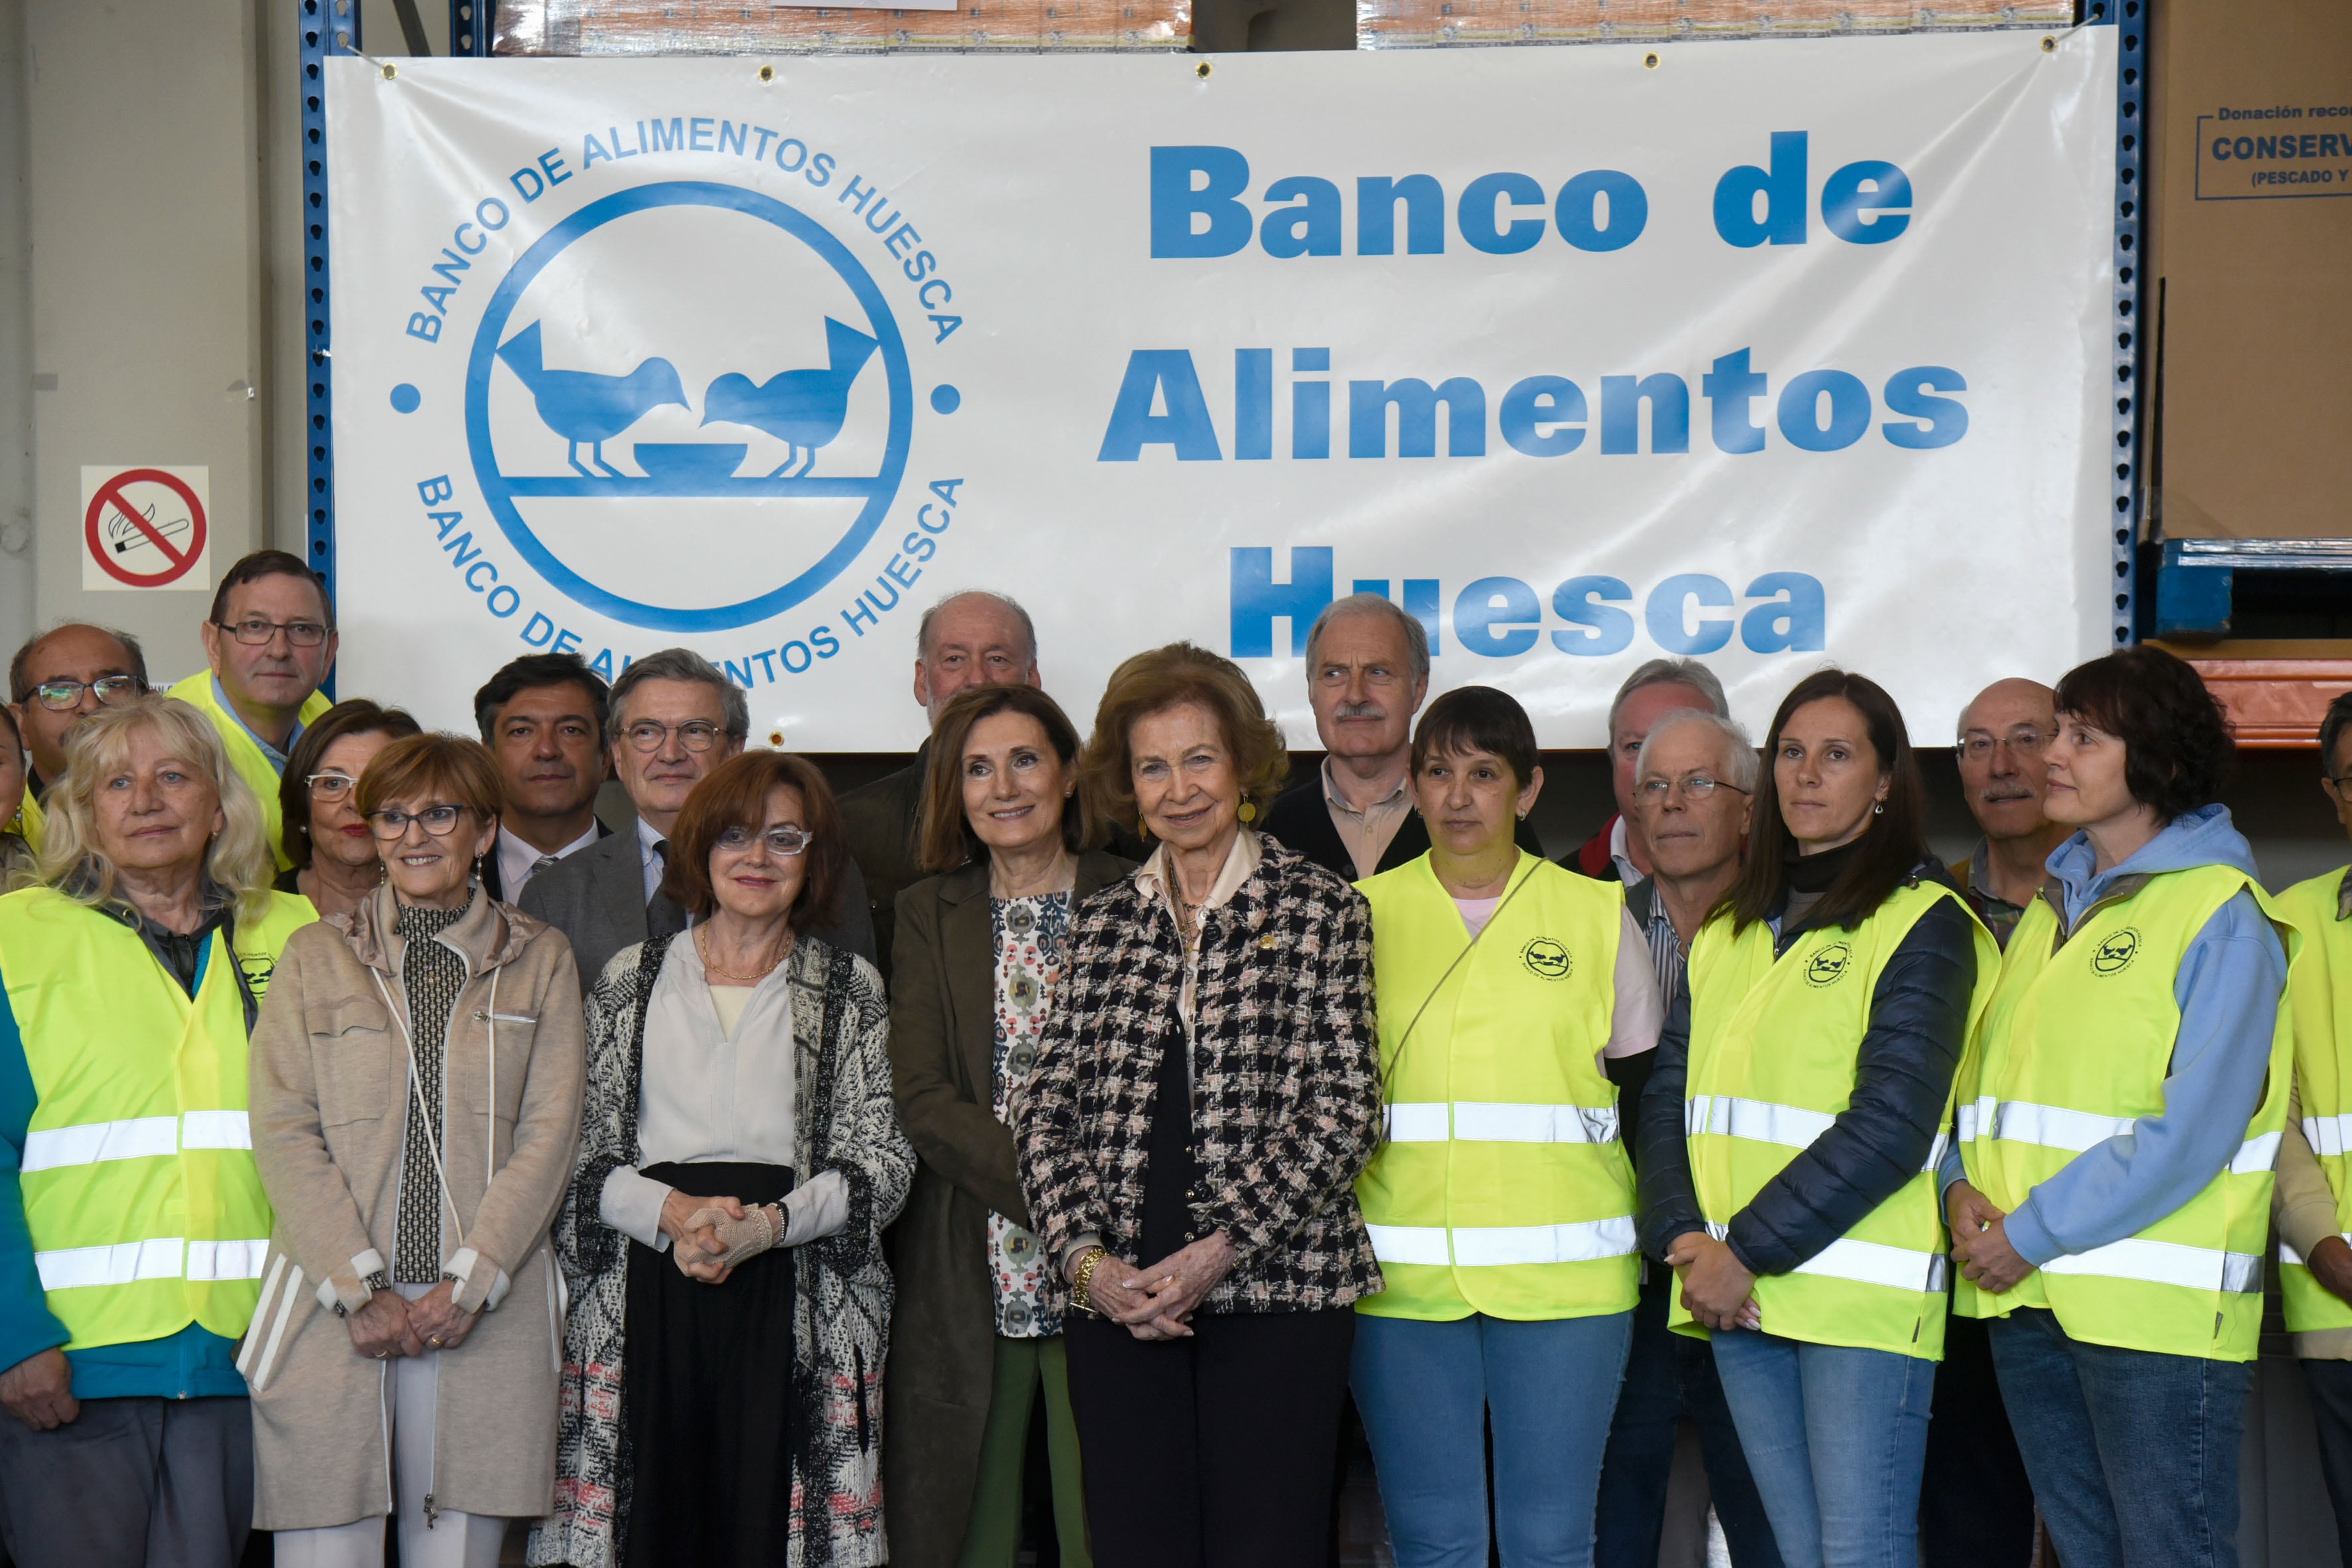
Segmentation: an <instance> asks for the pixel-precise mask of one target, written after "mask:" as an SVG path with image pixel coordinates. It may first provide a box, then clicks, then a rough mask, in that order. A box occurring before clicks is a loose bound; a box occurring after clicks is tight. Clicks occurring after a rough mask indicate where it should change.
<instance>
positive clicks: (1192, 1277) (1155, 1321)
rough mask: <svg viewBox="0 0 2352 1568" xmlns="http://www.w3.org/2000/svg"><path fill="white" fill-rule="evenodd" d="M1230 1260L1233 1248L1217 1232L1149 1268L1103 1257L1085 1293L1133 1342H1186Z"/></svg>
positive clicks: (1119, 1259) (1229, 1266)
mask: <svg viewBox="0 0 2352 1568" xmlns="http://www.w3.org/2000/svg"><path fill="white" fill-rule="evenodd" d="M1233 1267H1234V1244H1233V1243H1232V1242H1231V1241H1229V1240H1227V1239H1226V1238H1225V1233H1224V1232H1223V1231H1216V1232H1214V1233H1213V1234H1211V1235H1208V1236H1204V1237H1202V1238H1201V1239H1200V1240H1198V1241H1196V1242H1193V1243H1192V1244H1191V1245H1190V1246H1188V1247H1182V1248H1181V1249H1180V1250H1178V1251H1175V1252H1172V1253H1170V1254H1169V1255H1168V1256H1167V1257H1166V1258H1162V1259H1160V1261H1159V1262H1158V1263H1155V1264H1153V1265H1152V1266H1151V1267H1150V1268H1137V1267H1135V1265H1133V1264H1131V1263H1129V1262H1128V1261H1126V1260H1125V1259H1124V1258H1114V1257H1112V1256H1110V1255H1109V1254H1108V1252H1106V1253H1105V1254H1104V1255H1103V1257H1102V1258H1100V1259H1099V1260H1098V1261H1097V1263H1096V1264H1095V1271H1094V1276H1093V1278H1092V1279H1091V1280H1090V1281H1089V1282H1088V1289H1087V1296H1088V1298H1089V1300H1090V1302H1091V1304H1092V1305H1093V1307H1094V1310H1096V1311H1097V1312H1100V1313H1101V1314H1102V1315H1103V1316H1104V1317H1106V1318H1108V1319H1109V1320H1111V1321H1113V1322H1115V1323H1124V1324H1125V1325H1126V1326H1127V1331H1128V1332H1129V1333H1130V1334H1133V1335H1134V1336H1135V1337H1136V1338H1137V1339H1139V1340H1183V1339H1190V1338H1192V1314H1193V1312H1194V1311H1196V1310H1199V1308H1200V1305H1201V1303H1202V1301H1204V1300H1207V1299H1208V1295H1209V1292H1210V1291H1212V1290H1213V1289H1216V1288H1217V1282H1218V1281H1219V1280H1221V1279H1223V1278H1224V1277H1225V1276H1226V1275H1227V1274H1228V1273H1230V1272H1232V1270H1233ZM1085 1304H1087V1303H1081V1305H1085Z"/></svg>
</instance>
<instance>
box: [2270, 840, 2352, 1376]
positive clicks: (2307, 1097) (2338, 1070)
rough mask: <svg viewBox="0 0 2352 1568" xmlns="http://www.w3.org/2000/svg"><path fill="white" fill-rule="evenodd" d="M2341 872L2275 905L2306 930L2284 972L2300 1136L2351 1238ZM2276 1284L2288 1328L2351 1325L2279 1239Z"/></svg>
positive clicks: (2350, 951)
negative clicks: (2298, 958)
mask: <svg viewBox="0 0 2352 1568" xmlns="http://www.w3.org/2000/svg"><path fill="white" fill-rule="evenodd" d="M2345 876H2346V873H2345V872H2343V871H2330V872H2328V873H2326V875H2325V876H2319V877H2314V878H2313V879H2311V880H2309V881H2308V882H2298V883H2296V884H2295V885H2294V887H2292V888H2289V889H2287V890H2286V891H2285V892H2284V893H2281V894H2280V895H2279V896H2278V907H2279V912H2280V913H2281V914H2283V915H2284V916H2285V917H2286V918H2287V920H2288V921H2291V922H2293V924H2294V929H2295V930H2296V931H2299V932H2301V933H2302V935H2303V941H2304V948H2303V962H2302V963H2298V964H2296V965H2295V966H2294V968H2292V969H2291V970H2289V971H2288V972H2287V980H2286V1005H2287V1013H2288V1016H2289V1017H2290V1018H2291V1020H2292V1023H2293V1027H2294V1074H2295V1079H2296V1081H2297V1082H2298V1083H2299V1084H2300V1085H2301V1087H2302V1090H2303V1137H2304V1142H2306V1143H2309V1144H2310V1145H2311V1152H2313V1153H2314V1154H2316V1155H2318V1156H2319V1168H2320V1169H2321V1170H2323V1171H2325V1172H2326V1173H2327V1190H2328V1191H2329V1192H2332V1193H2334V1194H2336V1234H2338V1235H2340V1236H2344V1237H2346V1239H2347V1241H2352V1169H2348V1168H2347V1144H2352V1114H2347V1111H2352V1099H2347V1095H2346V1089H2347V1088H2352V921H2347V920H2341V919H2338V918H2337V915H2336V910H2337V909H2339V908H2340V907H2341V905H2340V903H2339V901H2338V896H2339V894H2340V892H2341V890H2342V889H2343V886H2344V879H2345ZM2279 1265H2280V1267H2279V1290H2280V1293H2281V1294H2282V1295H2284V1297H2285V1299H2286V1326H2287V1328H2288V1330H2289V1331H2292V1332H2294V1333H2298V1334H2302V1333H2309V1332H2311V1331H2314V1330H2318V1329H2352V1302H2347V1301H2346V1300H2344V1299H2343V1298H2342V1297H2340V1296H2338V1295H2336V1292H2334V1291H2333V1290H2330V1289H2327V1287H2326V1286H2325V1285H2322V1284H2321V1283H2320V1282H2319V1281H2318V1280H2316V1279H2313V1278H2312V1275H2311V1270H2310V1269H2308V1268H2305V1267H2304V1262H2303V1258H2302V1256H2301V1255H2300V1254H2298V1253H2297V1252H2296V1251H2295V1250H2294V1248H2293V1247H2289V1246H2287V1245H2286V1243H2285V1242H2284V1241H2281V1242H2280V1243H2279Z"/></svg>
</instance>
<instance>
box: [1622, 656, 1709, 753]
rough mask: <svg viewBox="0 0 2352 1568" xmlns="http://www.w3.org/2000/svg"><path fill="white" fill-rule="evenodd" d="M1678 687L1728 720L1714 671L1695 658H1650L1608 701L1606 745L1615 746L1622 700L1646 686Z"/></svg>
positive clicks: (1623, 702)
mask: <svg viewBox="0 0 2352 1568" xmlns="http://www.w3.org/2000/svg"><path fill="white" fill-rule="evenodd" d="M1652 686H1681V687H1686V688H1688V689H1690V690H1693V691H1696V692H1697V693H1698V694H1699V695H1700V696H1701V697H1704V698H1706V705H1707V707H1708V708H1710V709H1712V710H1714V712H1715V716H1716V717H1717V718H1718V719H1728V718H1730V717H1731V704H1730V702H1729V701H1727V700H1726V699H1725V697H1724V695H1723V682H1722V681H1720V680H1718V679H1716V675H1715V671H1713V670H1711V669H1709V668H1707V667H1706V666H1705V665H1703V664H1701V663H1700V662H1699V661H1698V660H1696V659H1695V658H1654V659H1651V660H1650V661H1649V662H1647V663H1646V664H1643V666H1642V667H1641V668H1639V669H1636V670H1635V671H1634V672H1633V674H1631V675H1629V676H1627V677H1626V678H1625V684H1624V685H1622V686H1621V687H1619V688H1618V689H1617V695H1616V696H1614V697H1612V698H1611V699H1610V700H1609V733H1610V736H1611V740H1610V742H1609V743H1610V744H1611V745H1612V746H1613V745H1615V744H1616V743H1617V742H1616V740H1615V736H1616V734H1617V715H1618V714H1619V713H1620V712H1622V710H1624V707H1625V700H1626V699H1627V698H1629V697H1631V696H1633V693H1635V692H1636V691H1640V690H1642V689H1644V688H1646V687H1652Z"/></svg>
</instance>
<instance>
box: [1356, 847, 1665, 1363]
mask: <svg viewBox="0 0 2352 1568" xmlns="http://www.w3.org/2000/svg"><path fill="white" fill-rule="evenodd" d="M1356 885H1357V887H1358V888H1359V889H1361V890H1362V892H1363V895H1364V897H1365V898H1366V899H1367V900H1370V903H1371V906H1372V974H1373V983H1374V985H1375V988H1376V999H1377V1002H1378V1005H1379V1014H1380V1029H1381V1074H1382V1077H1383V1079H1384V1080H1385V1083H1386V1086H1387V1088H1386V1094H1385V1098H1386V1100H1388V1102H1389V1103H1388V1105H1387V1107H1386V1116H1387V1138H1386V1140H1385V1142H1383V1143H1382V1145H1381V1149H1380V1151H1379V1152H1377V1153H1376V1154H1374V1156H1373V1157H1372V1161H1371V1163H1370V1165H1368V1166H1367V1167H1366V1168H1365V1171H1364V1173H1363V1175H1362V1176H1361V1177H1360V1178H1359V1179H1358V1181H1357V1183H1356V1196H1357V1201H1358V1202H1359V1203H1360V1204H1361V1205H1362V1206H1363V1211H1364V1225H1365V1228H1366V1229H1367V1230H1369V1231H1370V1233H1371V1238H1372V1251H1373V1253H1374V1255H1375V1256H1377V1257H1378V1258H1380V1262H1381V1275H1382V1276H1383V1278H1385V1279H1386V1280H1387V1282H1388V1288H1387V1289H1385V1290H1383V1291H1381V1293H1380V1294H1379V1295H1377V1296H1370V1297H1366V1298H1365V1299H1364V1300H1360V1301H1359V1302H1358V1303H1357V1310H1359V1311H1360V1312H1365V1313H1368V1314H1370V1315H1373V1316H1378V1317H1386V1318H1416V1319H1423V1320H1428V1321H1447V1320H1452V1319H1456V1318H1465V1317H1468V1316H1469V1315H1470V1314H1471V1313H1473V1312H1484V1313H1486V1314H1487V1315H1489V1316H1491V1317H1496V1318H1509V1319H1517V1320H1522V1321H1525V1320H1536V1319H1549V1318H1577V1317H1588V1316H1594V1315H1597V1314H1600V1313H1603V1312H1622V1311H1626V1310H1630V1309H1631V1308H1632V1307H1633V1300H1634V1296H1635V1293H1636V1288H1637V1285H1638V1282H1639V1272H1640V1261H1639V1258H1638V1257H1637V1256H1636V1253H1635V1249H1634V1237H1633V1168H1632V1166H1631V1165H1630V1164H1628V1163H1627V1162H1626V1159H1625V1148H1624V1142H1623V1140H1622V1128H1621V1121H1620V1117H1619V1112H1618V1105H1617V1089H1616V1086H1615V1085H1614V1084H1612V1083H1611V1082H1610V1081H1609V1079H1608V1077H1607V1075H1606V1074H1604V1073H1603V1072H1602V1071H1601V1068H1600V1066H1599V1064H1598V1062H1597V1060H1596V1058H1598V1057H1599V1055H1600V1053H1601V1047H1603V1046H1605V1045H1607V1044H1608V1042H1609V1031H1610V1025H1611V1020H1612V1015H1613V1014H1614V1012H1615V1005H1616V994H1617V993H1616V968H1617V948H1618V942H1619V939H1620V937H1621V936H1622V933H1623V931H1624V907H1625V895H1624V889H1622V888H1620V887H1618V886H1617V885H1616V884H1615V883H1613V882H1596V881H1594V880H1592V879H1590V878H1587V877H1580V876H1577V875H1575V874H1574V873H1573V872H1570V871H1566V870H1563V869H1561V868H1559V867H1558V866H1555V865H1553V864H1551V863H1550V862H1549V861H1548V860H1545V859H1543V858H1540V857H1538V856H1533V855H1522V856H1521V857H1520V858H1519V862H1518V865H1517V867H1516V868H1514V869H1513V871H1512V873H1511V877H1510V879H1509V881H1508V883H1507V885H1506V888H1505V891H1504V899H1505V901H1504V902H1503V903H1502V904H1501V905H1500V906H1499V908H1498V909H1497V910H1496V914H1495V918H1494V920H1493V921H1492V922H1491V923H1490V924H1489V925H1488V926H1487V927H1486V931H1485V933H1484V935H1482V936H1481V937H1480V938H1479V940H1478V942H1477V945H1476V946H1475V948H1470V951H1469V955H1468V956H1467V957H1466V958H1462V962H1461V963H1460V965H1459V966H1458V967H1456V968H1454V972H1453V973H1452V974H1451V975H1447V974H1446V968H1447V966H1448V965H1449V964H1452V963H1454V960H1455V959H1456V958H1457V957H1461V956H1462V954H1463V952H1464V950H1465V948H1469V947H1470V932H1469V931H1468V929H1467V928H1466V927H1465V925H1464V923H1463V921H1462V914H1461V911H1460V910H1457V909H1456V908H1455V907H1454V900H1453V898H1452V896H1451V895H1449V894H1448V893H1447V892H1446V891H1445V889H1444V886H1443V885H1442V884H1441V883H1440V882H1439V881H1438V879H1437V874H1436V872H1435V871H1434V870H1433V869H1432V868H1431V866H1430V860H1429V857H1428V856H1427V855H1423V856H1422V857H1421V858H1418V859H1416V860H1414V861H1412V862H1411V863H1410V864H1408V865H1404V866H1400V867H1398V868H1396V869H1394V870H1392V871H1384V872H1382V873H1381V874H1380V875H1379V876H1376V877H1372V878H1369V879H1366V880H1364V881H1361V882H1359V883H1358V884H1356ZM1441 977H1443V978H1444V984H1442V985H1441V984H1439V982H1440V979H1441ZM1424 1003H1426V1004H1427V1005H1426V1007H1425V1008H1424V1006H1423V1004H1424ZM1416 1015H1418V1018H1419V1021H1418V1022H1415V1016H1416ZM1408 1028H1410V1029H1411V1030H1412V1038H1411V1039H1410V1040H1406V1039H1405V1038H1404V1035H1405V1031H1406V1030H1407V1029H1408ZM1400 1045H1402V1053H1400V1049H1399V1047H1400Z"/></svg>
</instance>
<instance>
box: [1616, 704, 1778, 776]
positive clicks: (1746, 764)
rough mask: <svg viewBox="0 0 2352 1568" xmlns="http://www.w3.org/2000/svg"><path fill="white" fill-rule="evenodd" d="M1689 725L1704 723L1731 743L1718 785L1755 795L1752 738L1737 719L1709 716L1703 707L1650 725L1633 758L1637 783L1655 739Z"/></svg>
mask: <svg viewBox="0 0 2352 1568" xmlns="http://www.w3.org/2000/svg"><path fill="white" fill-rule="evenodd" d="M1693 724H1704V725H1706V727H1707V728H1708V729H1710V730H1712V731H1715V732H1716V734H1717V735H1718V736H1720V737H1721V738H1722V739H1724V740H1726V741H1728V742H1731V746H1730V758H1729V761H1728V763H1727V765H1726V766H1725V768H1724V770H1723V771H1724V773H1725V775H1726V776H1725V777H1724V778H1723V779H1721V780H1719V781H1718V782H1720V783H1723V784H1730V785H1732V786H1733V787H1734V788H1736V789H1741V790H1745V791H1746V792H1748V794H1749V795H1753V794H1755V793H1756V774H1757V772H1758V770H1759V768H1760V767H1761V765H1762V764H1761V763H1760V761H1759V758H1758V757H1757V755H1756V742H1755V740H1754V738H1753V737H1751V736H1750V735H1749V734H1748V730H1747V727H1746V726H1744V725H1742V724H1741V723H1740V722H1739V721H1738V720H1737V719H1727V718H1725V717H1724V716H1723V715H1722V714H1720V713H1709V712H1707V711H1706V710H1705V709H1703V708H1677V709H1675V710H1673V711H1671V712H1669V713H1665V714H1663V715H1661V716H1660V718H1659V720H1658V721H1657V722H1656V723H1654V724H1653V725H1651V726H1650V732H1649V734H1648V735H1647V736H1646V737H1645V738H1644V739H1643V742H1642V749H1641V751H1640V752H1637V753H1635V755H1634V758H1633V777H1634V778H1635V779H1637V780H1638V779H1640V778H1641V777H1642V776H1643V774H1644V773H1647V772H1648V771H1649V767H1650V748H1651V747H1652V746H1654V745H1656V744H1657V743H1658V737H1659V736H1661V735H1664V734H1665V733H1667V732H1668V731H1674V730H1680V729H1684V728H1686V727H1688V726H1690V725H1693Z"/></svg>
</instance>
